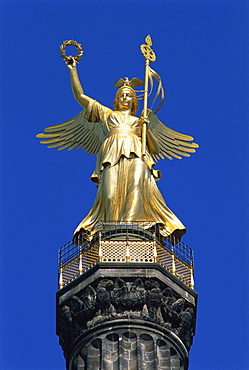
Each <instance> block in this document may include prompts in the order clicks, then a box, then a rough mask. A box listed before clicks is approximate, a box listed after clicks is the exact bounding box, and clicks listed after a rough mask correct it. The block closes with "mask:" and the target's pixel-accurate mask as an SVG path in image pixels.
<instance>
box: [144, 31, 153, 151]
mask: <svg viewBox="0 0 249 370" xmlns="http://www.w3.org/2000/svg"><path fill="white" fill-rule="evenodd" d="M145 42H146V44H142V45H141V46H140V50H141V52H142V54H143V56H144V57H145V76H144V110H143V118H144V119H147V115H148V114H147V108H148V81H149V69H150V62H155V61H156V54H155V53H154V51H153V50H152V49H151V45H152V40H151V37H150V35H148V36H147V37H146V39H145ZM146 126H147V123H146V122H143V126H142V155H145V149H146V131H147V127H146Z"/></svg>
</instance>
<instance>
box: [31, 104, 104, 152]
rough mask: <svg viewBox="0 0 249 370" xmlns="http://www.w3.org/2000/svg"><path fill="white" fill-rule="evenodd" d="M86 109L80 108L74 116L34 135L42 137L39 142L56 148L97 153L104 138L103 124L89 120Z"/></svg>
mask: <svg viewBox="0 0 249 370" xmlns="http://www.w3.org/2000/svg"><path fill="white" fill-rule="evenodd" d="M85 116H86V110H84V109H83V110H82V111H81V112H80V113H79V114H78V115H77V116H76V117H74V118H72V119H71V120H69V121H66V122H63V123H61V124H59V125H56V126H51V127H47V128H45V129H44V131H45V133H42V134H38V135H36V136H37V137H38V138H40V139H43V140H41V141H40V143H41V144H47V147H48V148H57V147H58V150H63V149H67V150H73V149H75V148H76V149H84V150H85V151H86V152H87V153H88V154H90V155H97V154H98V151H99V149H100V147H101V145H102V143H103V142H104V140H105V139H106V135H105V132H104V125H103V124H101V123H99V122H89V121H88V120H87V118H86V117H85Z"/></svg>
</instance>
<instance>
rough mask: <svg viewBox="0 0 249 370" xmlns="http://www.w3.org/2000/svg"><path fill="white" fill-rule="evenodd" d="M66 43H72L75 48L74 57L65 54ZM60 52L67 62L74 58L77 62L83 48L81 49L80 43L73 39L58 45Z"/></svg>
mask: <svg viewBox="0 0 249 370" xmlns="http://www.w3.org/2000/svg"><path fill="white" fill-rule="evenodd" d="M68 45H73V46H75V47H76V48H77V50H78V54H77V55H76V56H75V57H74V56H72V55H66V46H68ZM60 52H61V57H62V58H63V59H64V60H66V61H68V62H69V61H71V60H72V59H74V60H75V61H76V63H79V60H80V58H81V57H82V55H83V50H82V47H81V44H79V43H78V42H76V41H74V40H66V41H64V42H63V44H62V45H61V46H60Z"/></svg>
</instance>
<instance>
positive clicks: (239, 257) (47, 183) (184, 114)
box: [0, 0, 249, 370]
mask: <svg viewBox="0 0 249 370" xmlns="http://www.w3.org/2000/svg"><path fill="white" fill-rule="evenodd" d="M248 5H249V4H248V1H239V0H237V1H229V0H227V1H219V0H216V1H187V0H186V1H181V0H176V1H173V0H172V1H167V0H164V1H163V0H162V1H159V0H154V1H152V0H151V1H138V0H136V1H129V0H126V1H119V0H116V1H96V0H91V1H88V0H85V1H83V0H81V1H74V0H71V1H53V0H49V1H28V0H26V1H22V0H20V1H17V0H16V1H12V0H5V1H3V0H2V1H1V2H0V24H1V26H0V27H1V34H0V37H1V62H0V65H1V71H0V73H1V88H0V89H1V90H0V91H1V110H0V117H1V204H2V207H1V210H2V212H1V252H0V256H1V262H0V268H1V269H0V270H1V272H0V275H1V307H0V313H1V315H0V322H1V324H0V325H1V327H0V339H1V341H0V346H1V349H0V353H1V357H0V369H3V370H8V369H11V370H14V369H15V370H26V369H27V370H28V369H39V370H48V369H49V370H57V369H58V370H59V369H64V368H65V361H64V359H63V356H62V351H61V348H60V346H59V344H58V338H57V337H56V335H55V292H56V290H57V251H58V248H59V247H60V246H62V245H63V244H65V243H66V242H67V241H69V240H70V239H71V236H72V233H73V231H74V229H75V227H76V226H77V225H78V223H79V222H80V221H81V220H82V219H83V217H84V216H85V215H86V214H87V213H88V211H89V209H90V207H91V205H92V203H93V200H94V197H95V192H96V189H95V186H94V185H92V183H91V182H90V180H89V177H90V175H91V173H92V171H93V169H94V164H95V158H93V157H89V156H88V155H87V154H85V153H84V152H83V151H75V152H74V151H72V152H67V151H65V152H58V151H56V150H52V149H50V150H49V149H47V148H46V147H45V146H42V145H40V144H39V141H38V140H37V139H36V138H35V135H36V133H39V132H42V130H43V128H44V127H46V126H50V125H54V124H58V123H61V122H63V121H65V120H67V119H70V118H71V117H73V116H75V115H76V114H78V113H79V111H80V110H81V107H80V106H79V105H78V104H77V103H76V102H75V101H74V98H73V96H72V93H71V90H70V85H69V75H68V70H67V68H66V67H65V65H64V63H63V60H62V59H61V58H60V57H59V50H58V46H59V45H60V44H61V43H62V42H63V41H64V40H68V39H75V40H77V41H78V42H81V43H82V46H83V48H84V50H85V53H84V56H83V58H82V60H81V63H80V65H79V68H78V70H79V74H80V77H81V80H82V84H83V86H84V88H85V92H86V93H87V94H88V95H89V96H91V97H93V98H95V99H97V100H99V101H100V102H101V103H103V104H105V105H107V106H110V107H112V102H113V98H114V94H115V88H114V87H113V83H114V82H115V81H116V80H117V79H118V78H120V77H125V76H129V77H130V78H131V77H134V76H136V77H138V78H140V79H143V68H144V67H143V64H144V61H143V57H142V55H141V54H140V50H139V46H140V44H142V43H143V42H144V38H145V37H146V36H147V35H148V34H150V35H151V37H152V39H153V48H154V50H155V52H156V54H157V61H156V62H155V63H154V64H153V68H154V69H155V70H156V71H157V72H159V73H160V75H161V77H162V80H163V83H164V87H165V91H166V101H165V103H164V106H163V107H162V108H161V110H160V111H159V113H158V117H159V119H160V120H161V121H162V122H164V123H165V124H166V125H167V126H169V127H171V128H173V129H174V130H177V131H180V132H183V133H186V134H190V135H193V136H194V137H195V140H196V142H198V143H199V144H200V149H199V150H198V152H197V153H196V154H195V155H193V156H192V157H191V158H186V159H183V160H182V161H178V160H173V161H168V160H164V161H160V162H159V163H158V166H157V168H158V169H160V170H161V171H162V172H163V179H162V180H161V181H160V184H159V187H160V190H161V191H162V193H163V195H164V198H165V200H166V202H167V204H168V206H169V207H170V208H171V209H172V210H173V211H174V212H175V213H176V214H177V216H178V217H179V218H180V219H181V220H182V222H183V223H184V224H185V225H186V227H187V234H186V235H184V237H183V241H184V242H185V243H186V244H187V245H189V246H190V247H191V248H192V249H193V250H194V252H195V267H196V274H195V280H196V290H197V292H198V293H199V301H198V315H197V330H196V336H195V338H194V345H193V347H192V349H191V352H190V368H189V369H190V370H246V369H249V360H248V348H249V339H248V319H249V317H248V316H249V315H248V312H249V307H248V306H249V305H248V302H249V301H248V279H249V276H248V275H249V274H248V272H247V271H248V263H249V258H248V249H249V243H248V241H249V240H248V228H249V226H248V119H249V113H248V97H249V96H248V95H249V94H248V62H249V58H248V27H249V13H248V10H249V9H248Z"/></svg>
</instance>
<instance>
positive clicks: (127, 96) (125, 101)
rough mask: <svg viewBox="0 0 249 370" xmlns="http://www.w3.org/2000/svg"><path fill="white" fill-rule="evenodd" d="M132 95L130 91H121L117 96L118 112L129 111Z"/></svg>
mask: <svg viewBox="0 0 249 370" xmlns="http://www.w3.org/2000/svg"><path fill="white" fill-rule="evenodd" d="M132 103H133V95H132V92H131V90H130V89H122V91H121V92H120V94H119V96H118V104H119V110H121V111H124V110H131V108H132Z"/></svg>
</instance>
